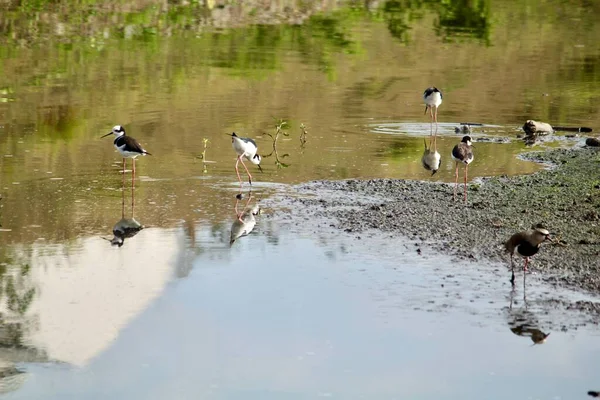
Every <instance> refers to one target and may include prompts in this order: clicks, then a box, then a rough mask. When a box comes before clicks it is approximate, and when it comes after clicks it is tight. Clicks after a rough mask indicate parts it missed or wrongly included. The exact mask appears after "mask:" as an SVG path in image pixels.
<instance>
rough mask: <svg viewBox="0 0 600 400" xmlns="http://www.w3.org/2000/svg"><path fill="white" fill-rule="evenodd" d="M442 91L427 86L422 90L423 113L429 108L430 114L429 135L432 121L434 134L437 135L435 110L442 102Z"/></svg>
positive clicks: (431, 132)
mask: <svg viewBox="0 0 600 400" xmlns="http://www.w3.org/2000/svg"><path fill="white" fill-rule="evenodd" d="M442 97H443V96H442V92H440V90H439V89H438V88H436V87H429V88H427V89H425V92H423V101H424V102H425V114H427V109H429V114H430V115H431V131H430V135H431V134H433V123H434V122H435V134H436V135H437V130H438V123H437V110H438V107H439V106H440V104H442Z"/></svg>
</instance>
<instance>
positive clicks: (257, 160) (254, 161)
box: [250, 154, 263, 172]
mask: <svg viewBox="0 0 600 400" xmlns="http://www.w3.org/2000/svg"><path fill="white" fill-rule="evenodd" d="M261 161H262V157H261V156H259V155H258V154H255V155H254V157H252V158H251V159H250V162H251V163H252V164H255V165H256V166H257V167H258V169H259V170H260V172H263V169H262V167H261V166H260V162H261Z"/></svg>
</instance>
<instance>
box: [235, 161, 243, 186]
mask: <svg viewBox="0 0 600 400" xmlns="http://www.w3.org/2000/svg"><path fill="white" fill-rule="evenodd" d="M241 158H242V156H238V158H237V160H236V162H235V173H236V174H237V177H238V181H240V186H242V177H241V176H240V170H239V169H238V163H239V162H240V159H241Z"/></svg>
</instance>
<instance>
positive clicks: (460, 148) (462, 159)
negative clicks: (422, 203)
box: [452, 136, 475, 202]
mask: <svg viewBox="0 0 600 400" xmlns="http://www.w3.org/2000/svg"><path fill="white" fill-rule="evenodd" d="M452 159H453V160H454V162H455V163H456V170H455V171H454V200H456V189H457V188H458V164H461V163H462V164H464V165H465V195H464V198H465V202H466V201H467V173H468V169H469V164H471V162H473V160H474V159H475V156H474V155H473V147H471V136H464V137H463V138H462V140H461V141H460V143H459V144H457V145H456V146H454V148H453V149H452Z"/></svg>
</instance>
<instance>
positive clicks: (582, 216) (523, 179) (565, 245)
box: [282, 148, 600, 314]
mask: <svg viewBox="0 0 600 400" xmlns="http://www.w3.org/2000/svg"><path fill="white" fill-rule="evenodd" d="M524 157H525V158H526V159H529V160H532V161H536V162H541V163H544V164H547V165H548V168H547V169H545V170H543V171H540V172H538V173H535V174H533V175H528V176H518V177H506V176H500V177H493V178H485V179H481V180H478V181H477V182H474V183H470V184H469V193H468V202H467V203H466V204H465V203H464V202H463V201H462V196H460V197H459V199H458V200H457V201H454V199H453V184H446V183H434V182H427V181H406V180H392V179H376V180H345V181H315V182H309V183H307V184H303V185H299V186H297V187H296V189H297V191H298V194H299V196H298V197H294V198H288V199H287V200H286V201H287V205H288V207H286V211H282V213H288V217H289V218H296V217H299V218H301V219H304V220H310V221H313V223H315V226H316V228H317V229H319V230H330V231H331V233H333V234H335V233H336V232H337V233H339V232H340V231H344V232H346V233H349V234H352V235H355V237H356V239H357V240H359V239H360V238H361V236H365V235H368V232H370V231H377V232H384V233H389V234H390V237H391V238H392V237H393V238H395V237H398V240H401V239H400V238H399V237H400V236H403V237H404V238H405V239H408V240H409V241H411V242H413V243H414V247H415V248H414V251H415V252H417V253H418V254H425V253H426V252H428V251H438V252H442V253H444V254H449V255H451V256H453V257H455V258H458V259H461V260H473V261H477V260H480V261H483V260H488V261H491V262H494V264H495V265H500V264H499V263H504V264H505V265H506V281H507V283H508V281H509V278H510V272H509V257H508V255H507V254H505V253H504V249H503V242H504V241H505V240H506V239H507V238H508V237H510V235H511V234H512V233H514V232H517V231H520V230H525V229H528V228H530V227H531V226H532V225H533V224H536V223H538V222H541V223H543V224H544V225H546V226H547V227H548V228H549V230H550V231H551V233H552V235H553V237H554V238H555V242H554V243H552V244H546V245H544V246H543V247H542V249H541V250H540V252H539V253H538V254H537V255H536V256H535V257H534V258H533V259H532V263H531V268H530V271H531V272H532V273H534V274H536V275H538V276H540V277H541V278H542V279H543V280H544V281H546V282H548V283H550V284H552V285H556V286H561V287H567V288H571V289H578V290H584V291H588V292H591V293H594V294H598V293H600V152H598V150H597V149H593V148H583V149H581V148H578V149H560V150H553V151H549V152H532V153H527V154H526V155H525V156H524ZM425 174H426V171H424V176H426V175H425ZM461 190H462V186H460V187H459V193H462V192H461ZM405 241H406V240H405ZM518 262H522V261H521V260H518ZM520 265H522V264H520ZM517 271H518V272H517V277H520V276H521V272H520V270H519V269H517ZM571 306H573V305H571ZM574 306H575V307H576V308H578V309H585V310H586V311H592V312H593V313H598V314H600V307H598V305H597V304H596V303H589V304H583V303H582V304H577V305H574Z"/></svg>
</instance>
